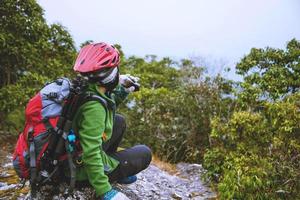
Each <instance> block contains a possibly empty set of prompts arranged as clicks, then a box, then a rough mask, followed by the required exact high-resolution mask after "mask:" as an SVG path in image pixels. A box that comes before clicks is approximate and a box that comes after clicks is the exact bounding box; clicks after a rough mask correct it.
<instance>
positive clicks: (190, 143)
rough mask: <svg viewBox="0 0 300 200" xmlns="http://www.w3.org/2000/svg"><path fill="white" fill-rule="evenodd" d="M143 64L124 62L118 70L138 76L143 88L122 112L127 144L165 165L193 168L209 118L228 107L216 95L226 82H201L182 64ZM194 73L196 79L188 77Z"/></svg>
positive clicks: (192, 68)
mask: <svg viewBox="0 0 300 200" xmlns="http://www.w3.org/2000/svg"><path fill="white" fill-rule="evenodd" d="M146 60H147V58H146V59H141V58H135V57H130V58H128V60H126V62H125V63H126V64H127V65H125V66H124V69H123V70H124V71H126V73H132V74H135V75H136V74H138V75H139V76H140V77H141V83H142V86H143V88H142V89H141V91H140V92H138V93H136V94H133V95H132V96H131V98H130V99H129V103H128V104H127V107H123V109H122V113H123V114H125V115H126V119H127V123H128V130H127V136H128V137H127V138H126V142H127V144H134V143H137V142H138V143H146V144H148V145H149V146H150V147H151V149H152V150H153V151H154V152H155V153H156V154H158V155H159V156H160V157H161V158H163V159H165V160H168V161H171V162H179V161H189V162H199V161H200V160H201V159H202V156H203V153H204V150H205V148H207V147H208V144H209V142H208V135H209V132H210V118H211V117H212V116H216V115H223V113H224V114H227V113H228V112H225V110H226V107H227V105H228V104H229V103H231V101H230V100H229V101H226V99H225V98H222V94H224V93H225V88H226V87H225V85H227V88H226V89H227V90H228V88H230V82H228V81H226V80H224V79H222V78H220V77H216V78H205V76H204V75H203V70H202V69H201V68H199V69H198V68H197V67H196V66H194V65H193V63H192V62H191V61H190V64H189V66H187V65H185V63H186V62H187V60H185V61H182V62H181V63H175V62H174V61H172V60H170V59H169V58H163V59H161V60H156V58H152V59H150V61H146ZM171 64H173V65H174V64H177V67H178V68H177V69H176V68H174V67H172V66H170V65H171ZM195 70H198V72H199V73H198V76H197V77H195V76H194V74H193V73H189V72H191V71H195ZM202 76H203V77H204V78H202ZM226 92H228V91H226ZM222 100H224V102H222ZM128 108H129V109H128ZM223 111H224V112H223Z"/></svg>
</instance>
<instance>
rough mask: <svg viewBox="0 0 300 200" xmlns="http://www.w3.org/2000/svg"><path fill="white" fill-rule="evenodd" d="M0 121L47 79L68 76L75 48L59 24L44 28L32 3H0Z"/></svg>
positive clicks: (30, 0)
mask: <svg viewBox="0 0 300 200" xmlns="http://www.w3.org/2000/svg"><path fill="white" fill-rule="evenodd" d="M0 16H1V17H0V57H1V60H0V70H1V73H0V108H1V109H0V110H1V111H0V116H1V117H0V118H1V119H0V121H1V123H2V122H3V121H5V120H4V119H5V118H6V117H7V115H8V114H9V113H11V112H13V111H14V110H15V109H19V108H21V107H24V105H25V103H26V102H27V101H28V99H29V98H30V97H31V96H32V95H33V94H34V93H35V92H36V91H37V90H38V88H40V87H41V86H42V84H43V83H44V82H45V81H46V80H51V79H55V78H57V77H59V76H66V75H71V74H72V70H71V66H72V65H73V62H74V59H75V53H76V49H75V46H74V42H73V39H72V37H71V35H70V34H69V33H68V31H67V30H66V28H65V27H63V26H62V25H60V24H52V25H47V23H46V21H45V19H44V17H43V9H42V8H41V7H40V6H39V5H38V4H37V3H36V1H35V0H28V1H19V0H14V1H13V0H0Z"/></svg>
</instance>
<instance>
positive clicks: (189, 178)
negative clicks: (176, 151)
mask: <svg viewBox="0 0 300 200" xmlns="http://www.w3.org/2000/svg"><path fill="white" fill-rule="evenodd" d="M8 154H9V153H8V152H7V150H6V149H3V148H2V149H0V199H5V200H6V199H18V200H25V199H30V192H29V186H28V182H27V183H26V184H25V186H24V187H23V188H21V186H22V185H21V184H20V183H19V180H18V177H17V176H16V174H15V172H14V170H13V169H12V164H11V158H12V157H11V155H9V156H7V155H8ZM202 174H203V168H202V166H201V165H198V164H187V163H179V164H177V165H176V169H175V172H173V174H170V173H168V172H167V171H165V170H163V169H161V168H159V167H157V166H156V165H155V162H154V163H152V164H151V165H150V166H149V167H148V168H147V169H146V170H144V171H143V172H141V173H139V174H138V180H137V181H136V182H135V183H133V184H131V185H120V184H116V185H114V187H115V188H116V189H118V190H120V191H122V192H123V193H125V194H126V195H127V196H128V197H129V198H130V199H133V200H147V199H155V200H156V199H162V200H164V199H165V200H167V199H176V200H185V199H194V200H196V199H197V200H200V199H216V194H215V193H213V192H212V191H211V190H210V189H209V187H207V186H206V185H205V184H204V183H203V182H202V181H201V178H200V177H201V175H202ZM67 188H68V187H67V185H66V184H61V185H60V186H58V187H57V188H53V187H50V186H44V187H43V188H42V189H41V191H40V192H38V194H37V198H36V199H39V200H43V199H45V200H46V199H47V200H48V199H55V200H58V199H59V200H73V199H78V200H85V199H92V198H93V196H94V190H93V189H91V188H90V187H83V188H79V189H77V190H76V191H75V192H74V193H73V195H71V196H70V195H64V191H66V189H67Z"/></svg>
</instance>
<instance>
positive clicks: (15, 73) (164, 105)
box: [0, 0, 300, 199]
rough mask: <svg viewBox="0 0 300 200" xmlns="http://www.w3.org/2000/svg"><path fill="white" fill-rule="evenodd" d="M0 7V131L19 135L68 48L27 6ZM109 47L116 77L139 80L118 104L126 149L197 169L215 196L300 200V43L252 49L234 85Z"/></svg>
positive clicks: (60, 30)
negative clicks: (146, 149) (118, 59)
mask: <svg viewBox="0 0 300 200" xmlns="http://www.w3.org/2000/svg"><path fill="white" fill-rule="evenodd" d="M0 5H1V6H0V13H1V15H0V16H1V17H0V56H1V60H0V70H1V72H2V73H1V74H0V76H1V77H0V128H1V129H2V130H3V129H6V130H9V132H11V133H17V131H20V130H21V129H22V126H23V112H24V107H25V105H26V102H27V101H28V100H29V98H30V97H31V96H33V95H34V93H35V92H36V91H38V90H39V89H40V88H41V87H42V86H43V84H44V83H45V82H46V81H48V80H52V79H55V78H57V77H61V76H68V77H70V76H73V73H72V65H73V62H74V60H75V56H76V49H75V45H74V41H73V39H72V37H71V36H70V34H69V33H68V31H67V30H66V28H64V27H63V26H62V25H60V24H51V25H48V24H47V23H46V21H45V19H44V17H43V10H42V8H41V7H40V6H39V5H38V4H37V3H36V2H35V1H34V0H28V1H10V0H1V4H0ZM89 42H91V41H87V42H86V43H89ZM116 46H117V48H119V50H120V51H121V55H122V64H121V66H120V69H121V72H122V73H124V74H125V73H130V74H133V75H136V76H139V77H140V78H141V84H142V88H141V90H140V91H139V92H137V93H134V94H133V95H131V96H130V97H129V99H128V101H127V102H125V104H124V105H123V106H122V107H121V108H120V112H121V113H122V114H124V115H125V116H126V119H127V124H128V129H127V136H126V138H125V141H124V142H125V143H124V145H132V144H134V143H145V144H147V145H149V146H150V147H151V148H152V150H153V151H154V153H155V154H157V155H158V156H159V157H160V158H162V159H164V160H167V161H170V162H180V161H186V162H196V163H203V165H204V167H205V168H206V169H207V173H206V178H207V179H209V180H212V181H213V182H214V183H215V185H216V188H217V189H218V191H219V196H220V198H221V199H280V198H283V199H299V198H300V192H299V191H300V182H299V180H300V164H299V163H300V134H299V131H300V127H299V126H300V125H299V119H300V114H299V106H300V103H299V97H300V93H299V86H300V82H299V78H298V77H299V73H300V63H299V59H300V43H299V41H297V40H296V39H292V40H291V41H289V42H288V44H287V47H286V49H273V48H269V47H267V48H264V49H256V48H253V49H252V50H251V51H250V53H249V54H248V55H246V56H245V57H244V58H243V59H242V60H241V61H240V62H239V63H238V64H237V66H236V68H237V73H238V74H240V75H242V76H243V77H244V81H243V82H240V83H235V82H233V81H230V80H226V79H224V78H223V77H222V76H221V75H217V76H215V77H209V76H207V75H206V74H205V66H197V65H196V64H195V62H193V61H191V60H188V59H183V60H181V61H180V62H176V61H174V60H171V59H170V58H162V59H158V58H157V57H155V56H153V55H149V56H146V57H145V58H139V57H135V56H132V57H125V56H124V53H123V52H122V49H121V46H119V45H116Z"/></svg>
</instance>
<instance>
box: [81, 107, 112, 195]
mask: <svg viewBox="0 0 300 200" xmlns="http://www.w3.org/2000/svg"><path fill="white" fill-rule="evenodd" d="M81 109H82V112H81V113H82V116H81V120H80V123H79V129H78V131H79V137H80V144H81V147H82V150H83V155H82V161H83V163H84V164H83V167H84V170H85V173H86V174H87V177H88V180H89V182H90V184H91V185H92V186H93V187H94V189H95V190H96V193H97V195H102V194H104V193H106V192H107V191H109V190H111V185H110V184H109V181H108V177H107V176H106V175H105V173H104V164H103V161H102V157H101V152H100V151H102V138H101V137H102V134H103V132H104V129H105V115H106V111H105V109H104V107H102V106H99V104H98V103H95V102H93V101H89V102H87V103H85V104H84V105H83V106H82V108H81ZM99 147H100V148H99Z"/></svg>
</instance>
